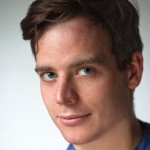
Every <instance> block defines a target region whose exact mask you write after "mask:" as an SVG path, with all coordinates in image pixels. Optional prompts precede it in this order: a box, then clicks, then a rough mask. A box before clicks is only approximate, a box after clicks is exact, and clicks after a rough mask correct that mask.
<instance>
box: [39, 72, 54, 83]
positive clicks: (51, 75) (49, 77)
mask: <svg viewBox="0 0 150 150" xmlns="http://www.w3.org/2000/svg"><path fill="white" fill-rule="evenodd" d="M41 77H42V78H43V80H45V81H49V80H52V79H54V78H56V74H55V73H54V72H48V73H44V74H43V75H42V76H41Z"/></svg>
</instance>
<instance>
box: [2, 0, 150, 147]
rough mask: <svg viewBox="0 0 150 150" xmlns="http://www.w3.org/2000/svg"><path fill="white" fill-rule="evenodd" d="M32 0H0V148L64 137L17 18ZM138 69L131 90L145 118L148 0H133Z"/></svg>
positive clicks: (148, 101)
mask: <svg viewBox="0 0 150 150" xmlns="http://www.w3.org/2000/svg"><path fill="white" fill-rule="evenodd" d="M31 2H32V0H0V150H65V148H66V147H67V145H68V143H67V142H66V141H65V140H64V139H63V138H62V136H61V134H60V132H59V131H58V130H57V128H56V127H55V125H54V124H53V122H52V121H51V119H50V117H49V115H48V113H47V110H46V108H45V106H44V104H43V101H42V98H41V95H40V88H39V79H38V76H37V75H36V74H35V72H34V67H35V62H34V59H33V56H32V54H31V50H30V44H29V42H25V41H23V40H22V37H21V30H20V25H19V24H20V21H21V19H22V18H23V17H24V16H25V14H26V11H27V8H28V6H29V4H30V3H31ZM139 5H140V16H141V20H140V30H141V36H142V39H143V42H144V52H143V55H144V58H145V59H144V74H143V79H142V82H141V84H140V86H139V87H138V88H137V90H136V92H135V100H134V101H135V111H136V115H137V117H138V118H140V119H142V120H144V121H148V122H150V80H149V78H150V0H139Z"/></svg>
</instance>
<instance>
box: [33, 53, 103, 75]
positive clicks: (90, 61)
mask: <svg viewBox="0 0 150 150" xmlns="http://www.w3.org/2000/svg"><path fill="white" fill-rule="evenodd" d="M88 64H99V65H104V58H100V56H94V57H89V58H82V59H79V60H77V61H75V62H73V63H72V64H70V65H69V67H70V68H73V67H79V66H83V65H88ZM52 70H55V69H54V68H53V67H51V66H46V65H45V66H36V68H35V71H36V72H37V73H38V72H48V71H52Z"/></svg>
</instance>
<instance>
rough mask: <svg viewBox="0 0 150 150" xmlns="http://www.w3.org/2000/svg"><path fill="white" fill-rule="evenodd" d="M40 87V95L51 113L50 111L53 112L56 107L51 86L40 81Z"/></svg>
mask: <svg viewBox="0 0 150 150" xmlns="http://www.w3.org/2000/svg"><path fill="white" fill-rule="evenodd" d="M40 87H41V95H42V99H43V101H44V104H45V106H46V108H47V110H48V112H49V114H51V112H53V111H54V109H55V108H56V106H55V105H56V103H55V99H54V90H53V88H52V87H51V86H49V85H48V84H43V83H42V82H41V84H40Z"/></svg>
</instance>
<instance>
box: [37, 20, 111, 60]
mask: <svg viewBox="0 0 150 150" xmlns="http://www.w3.org/2000/svg"><path fill="white" fill-rule="evenodd" d="M108 43H109V42H108V36H107V33H106V32H105V30H103V29H102V27H101V25H100V24H93V22H92V21H90V20H89V19H87V18H86V17H76V18H73V19H71V20H69V21H66V22H62V23H58V24H55V25H50V26H48V27H47V28H45V30H44V32H43V33H42V35H41V36H40V38H39V40H38V44H37V51H38V52H37V57H36V58H37V59H36V60H37V62H38V63H40V61H41V62H42V63H43V62H44V61H45V62H46V61H47V62H48V61H50V60H51V61H52V60H53V62H55V60H56V56H57V58H58V57H60V59H61V58H71V57H72V58H71V59H77V57H80V59H81V57H83V56H84V57H86V56H87V55H89V56H90V55H97V54H98V53H99V54H100V55H101V56H104V53H108V55H110V54H111V53H110V48H109V44H108ZM85 55H86V56H85ZM57 61H58V59H57Z"/></svg>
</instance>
